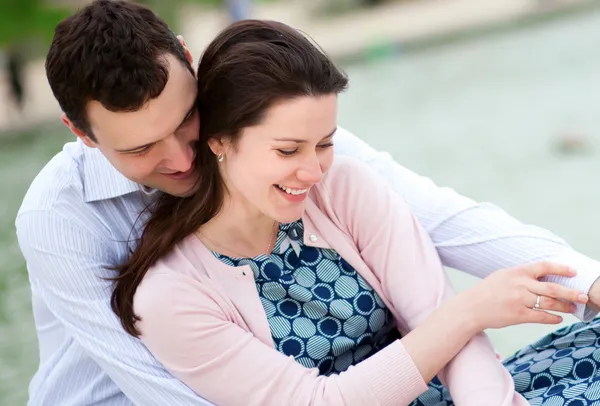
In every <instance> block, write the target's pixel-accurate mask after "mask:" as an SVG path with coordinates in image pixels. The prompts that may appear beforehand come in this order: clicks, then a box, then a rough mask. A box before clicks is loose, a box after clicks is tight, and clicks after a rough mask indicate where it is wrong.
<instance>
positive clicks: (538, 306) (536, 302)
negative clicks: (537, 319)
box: [532, 295, 540, 310]
mask: <svg viewBox="0 0 600 406" xmlns="http://www.w3.org/2000/svg"><path fill="white" fill-rule="evenodd" d="M532 309H533V310H539V309H540V295H538V297H537V300H536V301H535V304H534V305H533V307H532Z"/></svg>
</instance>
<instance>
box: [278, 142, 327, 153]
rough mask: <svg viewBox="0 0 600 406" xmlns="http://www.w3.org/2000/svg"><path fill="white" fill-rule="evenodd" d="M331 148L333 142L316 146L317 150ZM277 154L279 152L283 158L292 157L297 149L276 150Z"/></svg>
mask: <svg viewBox="0 0 600 406" xmlns="http://www.w3.org/2000/svg"><path fill="white" fill-rule="evenodd" d="M330 147H333V142H328V143H326V144H319V145H317V148H319V149H327V148H330ZM277 152H279V153H280V154H281V155H284V156H291V155H294V154H295V153H297V152H298V148H294V149H278V150H277Z"/></svg>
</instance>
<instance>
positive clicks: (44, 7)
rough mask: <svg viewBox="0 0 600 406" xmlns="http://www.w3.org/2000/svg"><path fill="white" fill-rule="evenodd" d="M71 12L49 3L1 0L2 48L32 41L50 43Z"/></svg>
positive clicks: (38, 0)
mask: <svg viewBox="0 0 600 406" xmlns="http://www.w3.org/2000/svg"><path fill="white" fill-rule="evenodd" d="M71 12H72V11H71V10H69V9H68V8H67V7H64V6H63V7H59V6H56V5H51V4H50V3H49V2H48V1H45V0H0V49H1V48H6V47H8V46H14V45H15V44H19V43H24V42H29V41H32V40H33V41H41V42H42V43H44V44H48V43H49V42H50V41H51V40H52V35H53V34H54V27H55V26H56V24H57V23H58V22H59V21H60V20H62V19H63V18H65V17H67V16H68V15H69V14H71Z"/></svg>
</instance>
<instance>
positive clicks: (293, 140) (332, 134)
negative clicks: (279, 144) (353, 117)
mask: <svg viewBox="0 0 600 406" xmlns="http://www.w3.org/2000/svg"><path fill="white" fill-rule="evenodd" d="M336 131H337V127H336V128H334V129H333V131H332V132H330V133H329V134H327V135H326V136H324V137H323V138H321V141H323V140H324V139H326V138H331V137H333V136H334V135H335V132H336ZM275 141H291V142H297V143H298V144H306V142H307V141H306V140H300V139H297V138H275Z"/></svg>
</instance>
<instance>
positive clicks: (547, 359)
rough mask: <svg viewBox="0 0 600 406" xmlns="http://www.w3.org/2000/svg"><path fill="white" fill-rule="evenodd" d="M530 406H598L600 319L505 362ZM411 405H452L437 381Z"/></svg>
mask: <svg viewBox="0 0 600 406" xmlns="http://www.w3.org/2000/svg"><path fill="white" fill-rule="evenodd" d="M504 366H505V367H506V368H507V369H508V371H509V372H510V374H511V375H512V377H513V380H514V382H515V390H516V391H517V392H519V393H520V394H521V395H523V397H525V399H527V401H528V402H529V404H530V405H533V406H600V318H597V319H594V320H593V321H592V322H590V323H575V324H572V325H571V326H567V327H563V328H561V329H560V330H557V331H555V332H553V333H550V334H548V335H546V336H544V337H543V338H541V339H540V340H538V341H537V342H535V343H533V344H531V345H529V346H527V347H525V348H523V349H521V350H520V351H518V352H517V353H516V354H514V355H513V356H512V357H510V358H508V359H506V360H505V361H504ZM410 405H411V406H434V405H435V406H452V405H454V403H453V402H452V400H451V397H450V394H449V393H448V391H447V390H446V389H445V388H444V387H443V386H442V385H441V383H440V382H439V380H437V378H436V379H434V381H432V382H431V383H430V384H429V390H427V391H426V392H425V393H423V394H422V395H421V396H419V397H418V398H417V399H416V400H415V401H413V402H412V403H411V404H410Z"/></svg>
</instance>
